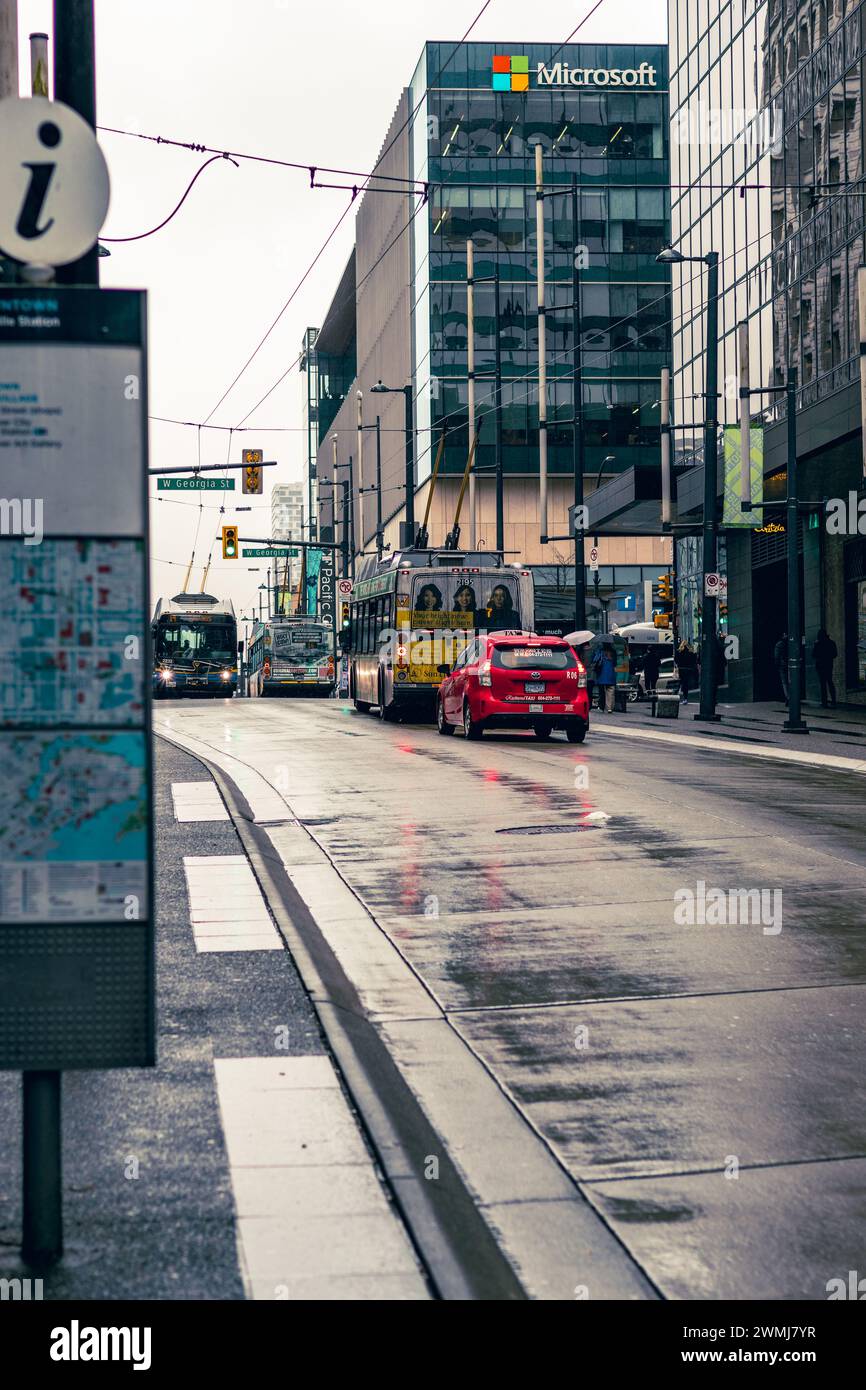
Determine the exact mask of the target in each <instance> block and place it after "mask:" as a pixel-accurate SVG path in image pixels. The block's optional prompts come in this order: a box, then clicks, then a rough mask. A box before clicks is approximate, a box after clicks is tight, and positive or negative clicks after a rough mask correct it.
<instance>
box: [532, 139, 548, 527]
mask: <svg viewBox="0 0 866 1390" xmlns="http://www.w3.org/2000/svg"><path fill="white" fill-rule="evenodd" d="M535 241H536V257H537V283H538V513H539V523H540V528H541V544H542V545H545V544H546V543H547V349H546V334H545V328H546V325H545V306H544V163H543V156H542V150H541V146H540V145H536V146H535Z"/></svg>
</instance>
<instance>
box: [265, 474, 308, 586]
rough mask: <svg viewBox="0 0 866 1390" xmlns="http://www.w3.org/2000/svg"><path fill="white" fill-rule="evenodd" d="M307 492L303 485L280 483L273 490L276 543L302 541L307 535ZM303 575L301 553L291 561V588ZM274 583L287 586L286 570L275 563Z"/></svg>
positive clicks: (274, 535) (273, 535) (272, 511)
mask: <svg viewBox="0 0 866 1390" xmlns="http://www.w3.org/2000/svg"><path fill="white" fill-rule="evenodd" d="M304 498H305V490H304V484H303V483H280V484H279V485H278V486H277V487H274V488H272V490H271V538H272V539H273V540H275V541H300V540H305V539H306V533H305V525H304V521H305V516H306V504H305V500H304ZM300 573H301V558H300V552H298V555H297V556H296V558H294V559H292V560H290V561H289V587H290V589H295V588H296V587H297V584H298V582H299V577H300ZM274 582H275V587H276V584H277V583H279V584H280V585H283V586H284V584H285V569H284V567H283V565H282V564H281V563H280V561H275V562H274Z"/></svg>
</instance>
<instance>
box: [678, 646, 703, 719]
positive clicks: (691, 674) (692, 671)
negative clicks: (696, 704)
mask: <svg viewBox="0 0 866 1390" xmlns="http://www.w3.org/2000/svg"><path fill="white" fill-rule="evenodd" d="M676 662H677V675H678V676H679V681H680V704H681V705H687V704H688V703H689V691H690V690H693V689H694V687H695V685H696V684H697V679H698V654H697V652H696V651H695V649H694V647H693V646H692V645H691V643H690V642H687V641H686V639H685V638H683V640H682V642H680V645H679V646H678V647H677V656H676Z"/></svg>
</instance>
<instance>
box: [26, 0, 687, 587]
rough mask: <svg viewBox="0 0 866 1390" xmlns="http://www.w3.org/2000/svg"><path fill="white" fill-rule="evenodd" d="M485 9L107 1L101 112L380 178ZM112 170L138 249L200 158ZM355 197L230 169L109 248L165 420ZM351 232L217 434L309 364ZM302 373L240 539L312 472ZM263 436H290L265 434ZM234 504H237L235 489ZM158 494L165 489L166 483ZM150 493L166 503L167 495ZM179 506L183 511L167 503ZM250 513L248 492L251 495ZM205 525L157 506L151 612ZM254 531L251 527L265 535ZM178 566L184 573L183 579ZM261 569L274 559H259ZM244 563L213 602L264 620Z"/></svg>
mask: <svg viewBox="0 0 866 1390" xmlns="http://www.w3.org/2000/svg"><path fill="white" fill-rule="evenodd" d="M593 3H594V0H534V3H533V4H531V5H527V4H526V0H521V2H520V3H518V0H492V3H490V5H489V6H488V8H487V10H486V12H485V14H484V15H483V16H482V18H481V19H480V20H479V22H478V25H477V26H476V28H475V29H473V31H472V33H471V35H470V36H469V37H470V38H471V39H479V40H482V39H483V40H493V41H519V42H520V43H530V42H535V43H544V42H548V41H549V42H550V43H551V44H553V45H556V44H558V43H561V42H562V41H563V40H564V39H565V38H566V36H567V35H568V34H569V33H570V31H571V30H572V29H574V27H575V26H576V25H577V24H578V23H579V21H580V20H581V18H582V17H583V16H584V15H586V13H587V12H588V11H590V10H591V9H592V7H593ZM481 4H482V0H436V3H428V0H368V3H359V0H324V3H319V4H315V3H308V0H96V27H97V113H98V120H99V123H100V124H101V125H108V126H115V127H119V128H121V129H124V130H130V131H137V132H140V133H142V134H147V135H163V136H168V137H171V138H173V139H178V140H186V141H195V142H197V143H199V144H203V145H210V146H213V147H215V148H219V149H230V150H237V151H241V152H244V153H248V154H258V155H267V156H271V157H275V158H278V159H288V160H298V161H300V162H302V163H304V164H316V165H334V166H338V167H341V168H346V169H357V170H359V171H364V170H367V169H370V168H371V167H372V164H373V162H374V161H375V158H376V155H377V153H378V150H379V148H380V146H381V144H382V141H383V138H384V135H385V132H386V130H387V127H388V124H389V122H390V119H391V116H392V114H393V111H394V107H395V106H396V103H397V100H398V98H399V95H400V91H401V88H402V87H403V86H404V85H405V84H406V83H407V82H408V80H409V78H410V77H411V75H412V72H413V70H414V67H415V64H416V62H417V60H418V57H419V55H420V52H421V48H422V45H423V43H424V41H425V40H426V39H440V40H451V39H453V40H457V39H459V38H460V37H461V36H462V35H463V33H464V32H465V30H466V29H467V27H468V26H469V24H470V23H471V21H472V19H473V18H474V16H475V15H476V14H477V13H478V11H479V10H480V8H481ZM18 8H19V19H20V34H21V41H20V53H19V58H20V63H21V70H22V92H25V91H26V90H28V87H27V83H28V82H29V77H28V75H27V74H28V72H29V60H28V58H27V54H28V45H27V35H28V34H29V33H30V32H31V31H34V30H43V31H45V32H47V33H49V34H50V32H51V4H50V0H18ZM665 12H666V4H665V0H602V2H601V4H600V5H599V7H598V9H597V10H596V12H595V13H594V14H593V15H592V16H591V17H590V18H589V19H588V20H587V22H586V24H585V25H583V27H582V28H581V30H580V32H579V34H577V35H576V36H575V39H574V41H575V42H580V41H585V42H599V43H605V42H607V43H610V42H614V43H616V42H619V43H622V42H629V43H658V42H664V41H665V38H666V20H665ZM100 141H101V144H102V147H103V150H104V152H105V155H106V158H107V160H108V165H109V169H110V171H111V183H112V197H111V208H110V210H109V214H108V221H107V222H106V225H105V227H104V229H103V232H104V235H105V236H120V237H122V236H131V235H134V234H136V233H139V232H143V231H147V230H148V229H149V228H151V227H153V226H155V225H156V224H157V223H159V222H160V221H161V220H162V218H163V217H165V216H166V215H167V213H168V212H170V211H171V209H172V208H173V207H174V205H175V203H176V202H177V201H178V199H179V198H180V196H181V194H182V193H183V190H184V189H185V187H186V185H187V183H188V182H189V180H190V178H191V177H192V175H193V174H194V173H195V170H196V169H197V168H198V166H199V165H200V164H201V163H202V162H203V159H204V158H205V156H203V155H201V154H196V153H193V152H191V151H187V150H174V149H169V148H166V147H164V146H159V145H155V144H152V143H150V142H147V141H143V140H135V139H130V138H127V137H124V136H120V135H110V134H101V135H100ZM348 196H349V195H347V194H345V193H343V192H339V191H331V190H311V189H310V187H309V177H308V175H306V174H305V173H303V172H301V171H297V170H284V169H277V168H274V167H273V166H268V165H256V164H252V163H249V162H243V163H241V165H240V167H239V168H234V167H233V166H232V165H230V164H228V163H227V162H219V163H216V164H214V165H212V166H211V167H210V168H209V169H208V170H207V171H206V172H205V173H204V174H203V175H202V177H201V179H199V181H198V183H197V184H196V186H195V188H194V189H193V190H192V193H191V194H190V197H189V199H188V200H187V202H186V203H185V204H184V206H183V208H182V209H181V211H180V212H179V213H178V215H177V217H176V218H175V219H174V220H173V221H172V222H171V223H170V224H169V225H168V226H167V227H166V228H165V229H164V230H163V231H161V232H159V233H157V234H156V235H155V236H153V237H148V238H146V239H145V240H143V241H139V242H131V243H129V244H128V245H124V246H115V247H112V254H111V258H110V259H108V260H103V261H102V262H101V267H102V283H103V284H104V285H106V286H123V287H130V288H144V289H147V291H148V293H149V303H150V319H149V335H150V362H149V369H150V411H151V414H153V415H164V416H171V417H175V418H178V419H182V420H193V421H201V420H203V419H204V418H205V417H206V416H207V415H208V414H209V412H210V411H211V410H212V409H213V407H214V406H215V405H216V403H217V401H218V400H219V398H220V397H221V396H222V394H223V392H224V391H225V389H226V387H227V386H228V385H229V383H230V382H231V380H232V378H233V377H234V376H235V374H236V373H237V371H238V370H239V369H240V367H241V366H242V364H243V363H244V361H245V360H246V358H247V357H248V356H249V354H250V352H251V351H252V350H253V348H254V347H255V345H256V343H257V342H258V341H259V339H260V338H261V337H262V335H263V334H264V333H265V331H266V329H267V328H268V327H269V326H270V324H271V323H272V322H273V320H274V318H275V317H276V315H277V314H278V312H279V310H280V308H281V307H282V305H283V304H284V303H285V301H286V300H287V299H288V297H289V294H290V293H291V291H292V290H293V289H294V288H295V286H296V284H297V282H298V280H299V279H300V277H301V275H302V274H303V272H304V270H305V269H306V267H307V265H308V264H309V262H310V261H311V260H312V258H313V256H314V255H315V253H316V251H317V250H318V249H319V247H320V246H321V244H322V242H323V241H324V239H325V237H326V236H327V235H328V233H329V232H330V230H331V228H332V227H333V225H334V223H335V222H336V220H337V218H338V217H339V215H340V212H341V211H342V210H343V208H344V207H345V206H346V201H347V198H348ZM353 224H354V213H350V214H349V216H347V217H346V219H345V220H344V222H343V224H342V226H341V227H340V230H339V232H338V233H337V235H336V236H335V237H334V239H333V241H332V242H331V243H330V245H329V247H328V249H327V250H326V252H325V253H324V255H323V256H322V258H321V260H320V261H319V263H318V265H317V266H316V268H315V270H314V271H313V273H312V274H311V275H310V277H309V279H308V280H307V281H306V283H305V284H304V286H303V288H302V289H301V291H300V292H299V293H298V294H297V296H296V297H295V299H294V300H293V302H292V304H291V305H290V307H289V308H288V310H287V311H286V313H285V314H284V315H283V317H282V319H281V320H280V323H279V324H278V326H277V327H276V328H275V329H274V332H273V333H272V334H271V336H270V338H269V340H268V342H267V343H266V344H265V346H264V347H263V348H262V350H261V352H259V354H258V355H257V357H256V358H255V360H254V362H253V363H252V364H251V366H250V367H249V369H248V370H247V371H246V372H245V373H244V375H243V376H242V377H241V379H240V381H239V382H238V384H237V386H236V387H235V388H234V390H233V391H232V392H231V394H230V395H229V396H228V397H227V399H226V400H225V401H224V402H223V404H222V405H221V406H220V409H219V410H218V411H217V413H216V414H215V415H214V417H213V423H218V424H222V425H236V424H237V423H238V422H239V421H240V420H241V419H242V418H243V417H244V415H245V414H246V413H247V412H248V411H249V410H250V409H251V407H252V406H254V405H255V403H256V402H257V401H258V400H259V399H260V398H261V397H262V396H263V395H264V394H265V392H266V391H267V390H268V388H269V387H270V386H272V385H273V384H274V382H276V381H277V379H278V378H279V377H280V376H281V375H282V373H283V372H284V371H285V370H286V368H287V367H288V366H289V364H290V363H291V362H293V360H294V358H295V357H296V355H297V353H298V350H299V348H300V345H301V340H302V337H303V333H304V329H305V328H306V327H307V326H308V325H318V324H319V323H320V322H321V319H322V316H323V313H324V311H325V309H326V308H327V305H328V303H329V300H330V298H331V295H332V293H333V291H334V289H335V287H336V283H337V280H338V278H339V275H340V272H341V271H342V269H343V266H344V264H345V261H346V258H347V256H348V254H349V251H350V249H351V245H352V239H353ZM301 383H302V378H301V377H300V374H299V373H298V371H297V370H295V371H292V372H291V373H290V374H289V375H288V376H287V377H286V379H285V381H284V382H283V383H282V385H280V386H279V387H278V388H277V389H276V390H275V391H274V392H273V394H272V395H271V396H270V397H269V399H268V400H267V402H266V403H265V404H264V405H262V406H261V408H260V409H259V410H258V411H257V412H255V413H254V414H253V416H252V417H251V420H250V421H249V422H248V424H253V425H256V426H261V428H258V429H256V430H255V432H254V433H247V434H244V435H243V436H240V437H239V436H235V437H234V440H233V446H232V457H233V459H234V460H237V459H239V457H240V455H239V449H240V447H241V438H242V439H243V442H244V443H246V444H247V445H255V444H261V445H262V446H263V447H264V448H265V451H266V452H265V456H266V457H267V458H275V459H277V460H278V461H279V467H278V468H272V469H267V470H266V471H265V496H264V497H263V498H262V499H261V501H260V502H259V501H257V499H253V500H254V505H257V506H259V507H260V508H261V510H260V512H259V513H258V519H256V513H255V512H254V513H252V514H251V515H250V514H244V513H242V514H241V516H240V517H239V518H238V520H239V521H241V522H242V523H243V524H242V528H241V534H242V535H243V533H244V531H245V530H246V531H247V533H248V534H250V535H264V536H266V535H268V534H269V529H270V527H269V518H270V504H269V496H268V494H269V491H270V487H271V486H272V485H273V484H274V483H275V482H292V481H296V480H300V478H301V475H302V466H303V465H302V458H303V453H302V438H303V436H302V434H301V432H300V423H301V389H302V386H301ZM265 426H272V427H273V426H280V427H282V428H283V429H286V428H287V427H288V428H290V429H291V430H292V431H293V432H291V433H276V432H275V433H269V432H268V430H267V429H266V428H264V427H265ZM197 435H198V431H197V430H195V429H184V428H181V427H180V426H175V425H169V424H161V423H157V422H155V421H152V422H151V434H150V440H151V460H150V462H151V466H152V467H158V466H164V467H167V466H169V465H170V464H185V463H188V462H191V461H193V460H194V459H195V457H196V449H197ZM201 440H202V445H201V451H202V461H203V462H207V463H217V462H223V461H224V460H225V458H226V451H227V446H228V435H227V434H224V433H218V432H217V431H211V430H203V431H202V432H201ZM236 476H237V478H238V494H239V492H240V476H239V475H236ZM154 482H155V480H154ZM151 491H152V493H153V495H154V497H155V496H156V489H155V486H152V488H151ZM164 496H165V497H166V498H167V497H168V496H170V494H165V495H164ZM215 497H216V494H211V495H210V499H209V498H208V494H202V500H203V501H205V503H206V504H207V505H206V508H205V510H204V512H203V513H202V514H201V527H200V531H199V536H198V541H197V544H196V566H195V570H194V572H193V581H192V582H191V586H190V587H191V588H198V586H199V583H200V580H201V566H202V565H203V563H204V561H205V560H206V558H207V554H208V551H209V549H210V546H211V543H212V540H213V538H214V536H215V535H216V533H217V530H218V528H219V526H220V525H221V522H222V521H223V520H232V519H233V518H232V514H231V513H230V512H229V511H228V510H227V512H226V516H225V517H224V518H220V516H219V511H218V510H208V507H211V508H214V507H216V508H218V506H219V502H218V500H217V501H214V500H213V499H214V498H215ZM238 500H241V499H240V495H239V496H238ZM198 520H199V509H198V505H197V503H195V502H193V501H192V499H191V498H186V499H183V501H182V502H175V501H171V502H170V501H168V500H163V501H159V502H157V501H154V502H153V503H152V505H151V551H152V555H153V557H154V565H153V568H152V585H153V596H154V598H155V597H156V596H157V595H158V594H160V593H169V594H170V593H174V592H177V590H178V589H179V588H180V587H181V584H182V581H183V578H184V573H185V567H186V565H187V563H188V561H189V557H190V554H191V551H192V547H193V539H194V536H195V533H196V525H197V522H198ZM254 521H255V525H253V522H254ZM166 561H172V562H174V564H175V566H176V567H172V566H171V565H170V564H167V563H165V562H166ZM262 563H263V564H264V563H266V562H262ZM264 578H265V574H264V570H262V572H261V573H260V574H255V573H250V572H248V571H247V569H246V567H245V566H244V564H243V561H242V560H241V561H238V562H237V563H236V564H232V563H231V562H227V563H224V562H223V561H222V560H221V559H217V558H215V560H214V565H213V568H212V569H211V574H210V578H209V582H208V588H209V590H210V591H211V592H215V593H218V594H219V595H220V596H221V597H231V598H233V599H234V602H235V606H236V607H237V608H238V610H239V611H240V612H249V611H250V608H251V605H252V603H253V601H254V596H255V588H256V585H257V584H258V583H259V582H260V581H261V580H264Z"/></svg>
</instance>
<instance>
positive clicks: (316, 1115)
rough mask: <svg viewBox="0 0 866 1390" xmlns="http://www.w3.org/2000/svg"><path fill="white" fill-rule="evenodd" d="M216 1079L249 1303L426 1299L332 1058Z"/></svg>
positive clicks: (245, 1065) (230, 1064)
mask: <svg viewBox="0 0 866 1390" xmlns="http://www.w3.org/2000/svg"><path fill="white" fill-rule="evenodd" d="M214 1073H215V1077H216V1086H217V1096H218V1097H219V1105H220V1113H221V1115H222V1125H223V1133H224V1135H225V1143H226V1151H227V1153H228V1160H229V1171H230V1174H231V1180H232V1190H233V1192H234V1199H235V1209H236V1213H237V1228H236V1234H237V1243H238V1260H239V1264H240V1268H241V1273H242V1276H243V1280H244V1287H245V1290H246V1295H247V1298H251V1299H293V1300H294V1299H303V1300H308V1299H311V1298H320V1297H326V1298H329V1299H331V1300H337V1299H340V1300H352V1299H356V1298H368V1299H373V1298H378V1297H382V1295H383V1289H387V1290H388V1291H389V1293H388V1296H389V1297H394V1298H402V1299H426V1298H428V1297H429V1294H428V1291H427V1287H426V1284H425V1282H424V1279H423V1277H422V1275H421V1272H420V1270H419V1268H418V1263H417V1260H416V1258H415V1255H414V1253H413V1251H412V1248H411V1246H410V1244H409V1241H408V1239H407V1236H406V1233H405V1231H404V1230H403V1227H402V1225H401V1224H400V1222H399V1220H398V1218H397V1216H396V1215H395V1213H394V1211H393V1209H392V1208H391V1206H390V1205H389V1203H388V1200H387V1198H386V1196H385V1194H384V1192H383V1190H382V1188H381V1186H380V1183H379V1181H378V1179H377V1177H376V1174H375V1171H374V1167H373V1161H372V1159H371V1157H370V1155H369V1153H368V1152H367V1149H366V1147H365V1145H364V1142H363V1140H362V1138H361V1134H360V1130H359V1128H358V1124H357V1121H356V1120H355V1117H354V1115H353V1114H352V1111H351V1110H350V1108H349V1106H348V1103H347V1101H346V1099H345V1097H344V1095H343V1092H342V1091H341V1089H340V1087H339V1084H338V1081H337V1075H336V1072H335V1071H334V1067H333V1065H332V1063H331V1060H330V1058H328V1057H324V1056H316V1057H285V1058H274V1057H227V1058H215V1059H214Z"/></svg>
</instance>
